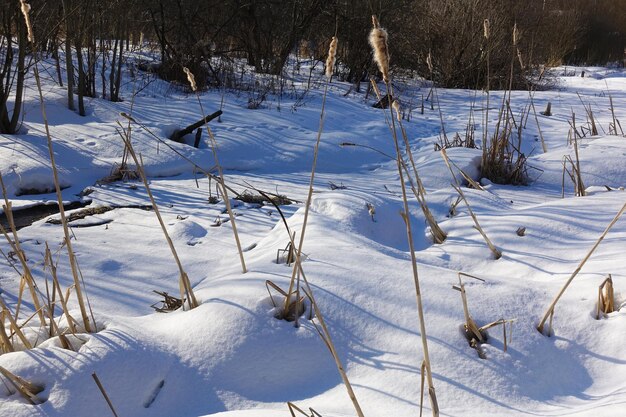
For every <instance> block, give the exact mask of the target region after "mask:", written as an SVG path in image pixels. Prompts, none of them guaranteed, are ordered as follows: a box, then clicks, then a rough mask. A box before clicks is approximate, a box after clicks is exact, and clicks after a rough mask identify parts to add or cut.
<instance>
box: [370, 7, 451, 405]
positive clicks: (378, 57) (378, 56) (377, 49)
mask: <svg viewBox="0 0 626 417" xmlns="http://www.w3.org/2000/svg"><path fill="white" fill-rule="evenodd" d="M372 24H373V28H372V30H371V32H370V37H369V40H370V45H371V46H372V49H373V50H374V60H375V61H376V64H377V65H378V68H379V70H380V72H381V73H382V75H383V81H384V82H385V87H386V89H387V94H388V95H389V96H390V97H393V88H392V84H391V79H390V77H389V48H388V45H387V32H386V31H385V30H384V29H382V28H381V27H380V24H379V23H378V19H377V18H376V16H372ZM390 119H391V128H392V129H391V133H392V139H393V144H394V147H395V151H396V164H397V168H398V175H399V178H400V186H401V189H402V204H403V210H404V211H403V213H402V214H401V215H402V218H403V219H404V223H405V225H406V234H407V240H408V244H409V251H410V255H411V269H412V272H413V282H414V284H415V294H416V300H417V311H418V316H419V325H420V335H421V339H422V348H423V352H424V362H425V364H426V379H427V382H428V393H429V398H430V403H431V410H432V415H433V417H437V416H439V405H438V403H437V396H436V394H435V385H434V383H433V378H432V370H431V363H430V355H429V351H428V338H427V336H426V322H425V318H424V307H423V303H422V293H421V290H420V282H419V275H418V271H417V259H416V256H415V247H414V243H413V232H412V228H411V220H410V217H409V203H408V198H407V193H406V185H405V182H404V174H403V169H402V165H403V162H402V154H401V152H400V145H399V141H398V134H397V129H396V121H395V118H394V117H393V115H390Z"/></svg>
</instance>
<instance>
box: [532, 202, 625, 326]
mask: <svg viewBox="0 0 626 417" xmlns="http://www.w3.org/2000/svg"><path fill="white" fill-rule="evenodd" d="M625 211H626V203H624V205H623V206H622V208H620V210H619V211H618V212H617V214H616V215H615V217H614V218H613V220H611V222H610V223H609V224H608V225H607V226H606V229H604V232H602V234H601V235H600V237H599V238H598V240H597V241H596V243H594V245H593V246H592V247H591V249H590V250H589V252H588V253H587V255H585V257H584V258H583V260H582V261H580V264H578V267H576V270H575V271H574V272H573V273H572V275H570V277H569V278H568V279H567V281H566V282H565V284H563V287H562V288H561V290H560V291H559V292H558V294H557V295H556V297H554V299H553V300H552V302H551V303H550V305H549V306H548V309H547V310H546V312H545V314H544V315H543V318H542V319H541V321H540V322H539V324H538V325H537V330H539V333H541V334H545V333H544V327H545V324H546V321H547V320H548V318H551V317H552V316H553V315H554V308H555V307H556V303H558V301H559V300H560V299H561V297H562V296H563V294H564V293H565V290H566V289H567V287H569V285H570V284H571V283H572V281H573V280H574V278H575V277H576V275H578V273H579V272H580V270H581V269H582V268H583V266H585V263H587V261H588V260H589V258H591V255H593V253H594V252H595V250H596V249H597V248H598V246H600V243H601V242H602V240H604V238H605V237H606V235H607V234H608V233H609V231H610V230H611V228H612V227H613V226H614V225H615V223H617V221H618V220H619V218H620V217H622V214H624V212H625ZM550 333H552V323H550V329H549V333H548V336H549V335H550Z"/></svg>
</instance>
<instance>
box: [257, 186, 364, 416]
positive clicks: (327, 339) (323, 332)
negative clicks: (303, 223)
mask: <svg viewBox="0 0 626 417" xmlns="http://www.w3.org/2000/svg"><path fill="white" fill-rule="evenodd" d="M257 191H258V192H259V193H261V194H262V195H264V194H265V193H263V192H262V191H260V190H257ZM272 204H274V206H275V207H276V209H277V210H278V213H279V214H280V217H281V219H282V221H283V224H284V226H285V229H286V231H287V235H288V236H289V241H290V243H291V245H292V246H294V247H295V241H294V237H295V233H294V234H293V235H292V234H291V231H290V230H289V225H288V224H287V219H286V218H285V216H284V214H283V212H282V210H281V209H280V207H278V205H277V204H275V203H273V202H272ZM294 267H297V268H298V274H299V276H300V275H301V276H302V279H303V280H304V284H305V287H306V290H304V294H305V295H306V296H307V297H308V298H309V300H310V301H311V307H312V310H313V311H312V314H313V313H314V314H315V317H316V318H317V320H318V321H319V323H320V326H321V329H320V328H319V327H318V326H317V324H316V323H315V322H313V325H314V326H315V329H316V330H317V332H318V334H319V336H320V338H321V339H322V341H323V342H324V344H325V345H326V347H327V348H328V350H329V351H330V354H331V356H332V357H333V359H334V361H335V366H336V367H337V371H338V372H339V375H340V376H341V380H342V382H343V384H344V386H345V387H346V391H348V397H350V400H351V401H352V405H353V406H354V409H355V411H356V413H357V415H358V416H359V417H364V414H363V411H362V410H361V406H360V404H359V401H358V400H357V398H356V394H355V393H354V390H353V389H352V384H350V380H349V379H348V375H347V374H346V371H345V369H344V368H343V364H342V362H341V358H340V357H339V354H338V353H337V350H336V349H335V345H334V343H333V340H332V338H331V335H330V331H329V330H328V327H327V326H326V321H325V320H324V316H323V315H322V311H321V310H320V308H319V306H318V305H317V301H316V300H315V296H314V294H313V289H312V288H311V286H310V285H309V281H308V280H307V278H306V275H305V274H304V269H302V264H301V263H300V262H298V261H296V262H295V263H294ZM292 283H293V279H292V280H291V282H290V288H289V291H288V292H285V291H283V290H282V289H280V288H279V287H278V286H276V288H275V289H277V290H280V291H279V292H281V293H282V294H283V295H284V297H285V304H284V305H283V311H288V310H289V305H290V303H289V299H290V297H291V294H293V293H294V292H293V288H292V286H291V284H292ZM268 292H269V288H268ZM295 294H296V297H299V285H298V287H297V290H296V291H295ZM270 297H271V293H270ZM272 301H273V299H272ZM285 306H286V308H285ZM296 309H297V306H296ZM312 314H311V315H310V316H309V320H313V315H312ZM296 323H297V321H296Z"/></svg>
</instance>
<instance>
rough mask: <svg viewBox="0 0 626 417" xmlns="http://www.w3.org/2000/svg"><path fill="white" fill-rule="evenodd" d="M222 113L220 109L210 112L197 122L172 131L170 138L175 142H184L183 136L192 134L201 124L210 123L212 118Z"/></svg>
mask: <svg viewBox="0 0 626 417" xmlns="http://www.w3.org/2000/svg"><path fill="white" fill-rule="evenodd" d="M221 114H222V111H221V110H218V111H216V112H215V113H213V114H209V115H208V116H206V117H204V118H202V119H200V120H198V121H197V122H195V123H193V124H190V125H189V126H187V127H186V128H184V129H181V130H175V131H174V133H172V136H170V139H171V140H173V141H174V142H182V141H183V137H184V136H185V135H188V134H190V133H191V132H193V131H194V130H196V129H197V128H199V127H200V126H203V125H204V124H206V123H209V122H210V121H211V120H213V119H215V118H216V117H219V116H220V115H221Z"/></svg>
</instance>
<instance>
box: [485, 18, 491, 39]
mask: <svg viewBox="0 0 626 417" xmlns="http://www.w3.org/2000/svg"><path fill="white" fill-rule="evenodd" d="M483 35H484V36H485V39H489V35H490V33H489V19H485V20H484V21H483Z"/></svg>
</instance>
